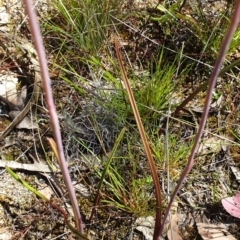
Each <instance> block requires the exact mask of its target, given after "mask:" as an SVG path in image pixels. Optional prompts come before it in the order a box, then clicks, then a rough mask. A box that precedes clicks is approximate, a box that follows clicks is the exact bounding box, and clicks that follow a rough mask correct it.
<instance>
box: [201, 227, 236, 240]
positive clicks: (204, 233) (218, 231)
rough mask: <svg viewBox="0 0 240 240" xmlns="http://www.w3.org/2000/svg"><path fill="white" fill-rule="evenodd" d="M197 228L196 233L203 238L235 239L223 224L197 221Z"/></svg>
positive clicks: (208, 239)
mask: <svg viewBox="0 0 240 240" xmlns="http://www.w3.org/2000/svg"><path fill="white" fill-rule="evenodd" d="M197 228H198V233H199V234H200V235H201V237H202V239H203V240H210V239H213V240H214V239H216V240H237V239H236V238H235V237H233V236H232V235H231V234H230V233H229V232H228V231H227V230H226V229H225V228H224V226H220V225H215V224H208V223H197Z"/></svg>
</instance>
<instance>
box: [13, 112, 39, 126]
mask: <svg viewBox="0 0 240 240" xmlns="http://www.w3.org/2000/svg"><path fill="white" fill-rule="evenodd" d="M20 113H21V111H11V112H9V116H10V117H11V119H14V118H16V117H17V116H18V115H19V114H20ZM16 128H17V129H36V128H38V125H37V124H36V123H34V122H33V121H31V119H30V118H29V117H28V116H25V117H24V118H23V120H22V121H21V122H20V123H19V124H18V125H17V126H16Z"/></svg>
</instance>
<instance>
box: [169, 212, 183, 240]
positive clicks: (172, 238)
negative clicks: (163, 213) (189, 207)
mask: <svg viewBox="0 0 240 240" xmlns="http://www.w3.org/2000/svg"><path fill="white" fill-rule="evenodd" d="M170 226H171V227H170V229H169V230H168V232H167V236H168V240H182V237H181V236H180V235H179V229H178V216H177V214H173V215H172V216H171V224H170Z"/></svg>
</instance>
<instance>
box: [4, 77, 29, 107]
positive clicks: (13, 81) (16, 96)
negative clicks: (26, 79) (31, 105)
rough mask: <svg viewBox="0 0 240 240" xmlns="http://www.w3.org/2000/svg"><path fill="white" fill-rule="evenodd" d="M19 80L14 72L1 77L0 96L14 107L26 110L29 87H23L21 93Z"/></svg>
mask: <svg viewBox="0 0 240 240" xmlns="http://www.w3.org/2000/svg"><path fill="white" fill-rule="evenodd" d="M18 88H19V82H18V78H17V77H16V76H15V75H14V73H12V72H6V73H4V74H2V75H0V96H1V97H2V98H3V99H6V101H7V102H9V103H10V104H12V105H13V106H17V107H19V108H24V103H25V100H26V97H27V87H26V86H23V87H22V88H21V90H20V91H19V89H18Z"/></svg>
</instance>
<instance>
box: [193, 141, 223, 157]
mask: <svg viewBox="0 0 240 240" xmlns="http://www.w3.org/2000/svg"><path fill="white" fill-rule="evenodd" d="M224 143H225V140H223V139H220V138H218V137H211V138H208V139H207V140H206V141H203V142H202V143H201V144H200V145H199V149H198V153H199V154H201V155H205V154H210V153H218V152H220V150H221V146H222V144H224Z"/></svg>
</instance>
